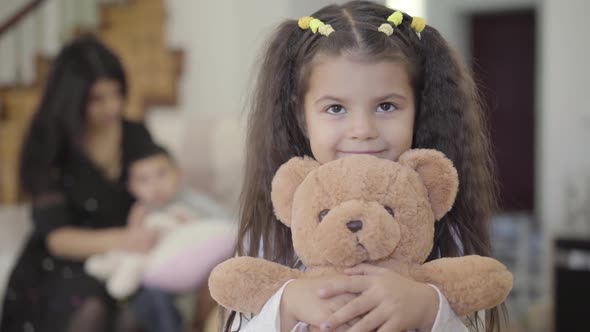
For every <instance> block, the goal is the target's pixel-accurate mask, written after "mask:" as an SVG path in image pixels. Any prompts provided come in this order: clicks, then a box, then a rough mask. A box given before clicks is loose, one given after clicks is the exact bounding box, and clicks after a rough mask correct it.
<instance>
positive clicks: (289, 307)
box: [281, 276, 358, 331]
mask: <svg viewBox="0 0 590 332" xmlns="http://www.w3.org/2000/svg"><path fill="white" fill-rule="evenodd" d="M349 278H350V277H347V276H332V277H321V278H313V279H296V280H293V281H291V282H290V283H289V284H288V285H287V286H286V287H285V291H284V293H283V297H282V299H281V331H291V329H293V327H294V326H295V324H297V322H300V321H301V322H305V323H307V324H309V325H312V326H317V327H319V326H320V325H321V324H322V323H324V322H326V321H327V320H328V318H329V317H330V316H331V315H332V314H333V313H335V312H337V311H338V310H339V309H340V308H342V307H344V306H345V305H346V304H347V303H349V302H350V301H351V300H353V299H354V298H355V297H356V295H354V294H350V293H347V292H340V293H339V294H334V295H333V296H331V297H329V298H323V299H322V298H320V296H319V294H320V289H324V288H328V287H330V286H331V285H333V284H334V285H338V284H340V283H341V282H343V281H345V280H347V279H349ZM351 320H353V322H355V321H358V320H354V317H353V318H352V319H351ZM353 322H348V321H344V322H342V323H340V324H339V326H338V327H337V328H336V329H335V330H334V331H346V330H348V328H350V326H351V324H349V323H353Z"/></svg>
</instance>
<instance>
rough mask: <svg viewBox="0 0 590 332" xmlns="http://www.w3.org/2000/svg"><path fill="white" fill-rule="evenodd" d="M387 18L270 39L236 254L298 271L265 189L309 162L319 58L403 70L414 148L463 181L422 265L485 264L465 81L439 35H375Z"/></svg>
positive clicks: (483, 204) (478, 133)
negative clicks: (307, 98)
mask: <svg viewBox="0 0 590 332" xmlns="http://www.w3.org/2000/svg"><path fill="white" fill-rule="evenodd" d="M392 13H393V10H392V9H389V8H387V7H385V6H383V5H380V4H377V3H373V2H369V1H350V2H348V3H345V4H343V5H330V6H326V7H324V8H322V9H321V10H319V11H317V12H315V13H313V14H311V16H313V17H315V18H318V19H319V20H321V21H322V22H324V23H325V24H330V25H331V26H332V27H333V28H334V30H335V32H333V33H332V34H330V35H329V36H327V37H326V36H324V35H321V34H320V33H317V34H314V33H313V32H312V31H310V30H309V29H307V30H303V29H301V28H299V26H298V24H297V21H295V20H288V21H286V22H284V23H283V24H281V25H280V26H279V27H278V29H277V30H276V31H275V33H274V34H273V36H272V38H271V40H270V41H269V44H268V47H267V49H266V53H265V54H264V57H263V59H262V62H261V64H260V72H259V76H258V78H257V85H256V90H255V93H254V95H253V99H252V105H251V113H250V115H249V119H248V120H249V123H248V132H247V151H246V170H245V178H244V187H243V191H242V196H241V210H240V230H239V240H240V241H239V246H238V248H237V253H238V255H250V256H257V255H258V254H259V253H260V252H261V253H262V255H263V257H264V258H266V259H269V260H272V261H275V262H278V263H281V264H284V265H288V266H293V264H294V263H295V260H296V257H295V253H294V252H293V246H292V240H291V231H290V229H289V228H288V227H286V226H285V225H283V224H282V223H280V222H279V221H278V220H277V219H276V217H275V215H274V213H273V207H272V203H271V199H270V193H271V181H272V178H273V176H274V174H275V172H276V171H277V169H278V167H279V166H280V165H282V164H283V163H285V162H286V161H287V160H289V159H290V158H292V157H294V156H305V155H308V156H313V154H312V151H311V148H310V143H309V141H308V139H307V137H306V134H305V127H304V123H305V122H304V121H303V120H304V119H303V118H304V112H303V109H302V104H303V98H304V95H305V93H306V90H307V84H308V82H307V81H308V79H309V76H310V72H311V70H312V69H313V63H314V61H313V60H314V59H315V58H316V56H317V55H319V54H321V55H328V56H330V55H334V56H338V55H347V54H353V55H360V56H363V57H365V58H367V59H369V60H375V61H378V60H384V59H385V60H392V61H396V62H398V63H401V64H403V65H404V66H405V68H406V69H407V71H408V73H409V77H410V83H411V84H412V86H413V88H414V92H415V98H416V100H415V105H416V114H415V124H414V136H413V144H412V148H429V149H437V150H439V151H441V152H443V153H444V154H445V155H446V156H447V157H449V158H450V159H451V160H452V161H453V163H454V165H455V167H456V168H457V171H458V173H459V180H460V186H459V193H458V196H457V199H456V201H455V205H454V207H453V209H452V210H451V211H450V212H449V213H448V214H447V215H446V216H445V217H444V218H443V219H442V220H440V221H439V222H437V223H436V229H435V239H434V247H433V250H432V252H431V255H430V257H429V260H431V259H434V258H436V257H452V256H460V255H469V254H478V255H483V256H490V255H491V244H490V238H489V230H488V222H489V219H490V217H491V214H492V213H493V211H494V210H495V209H496V185H495V183H494V181H493V167H492V165H493V160H492V157H491V153H490V147H489V141H488V131H487V128H486V125H485V119H484V113H483V110H482V106H481V103H480V98H479V95H478V92H477V90H476V87H475V84H474V81H473V79H472V76H471V72H470V71H469V69H468V68H467V66H466V65H465V64H464V62H463V61H462V60H461V59H460V58H459V56H458V55H457V53H456V52H455V51H454V50H453V49H452V48H451V47H450V46H449V45H448V44H447V42H446V41H445V39H444V38H443V37H442V36H441V35H440V33H439V32H438V31H437V30H436V29H434V28H433V27H431V26H426V27H425V29H424V30H423V31H422V32H421V34H420V37H419V36H418V35H417V34H416V32H415V31H414V30H413V29H412V28H411V21H412V17H411V16H409V15H407V14H405V13H404V14H403V21H402V23H401V24H400V25H399V26H395V27H394V32H393V34H391V35H390V36H388V35H387V34H385V33H383V32H380V31H378V28H379V26H380V25H381V24H383V23H386V20H387V17H388V16H389V15H391V14H392ZM261 244H263V246H262V247H261ZM498 312H499V311H498V310H497V308H494V309H492V310H490V311H488V312H487V314H486V320H487V323H486V330H488V331H493V330H499V329H500V326H499V314H498ZM232 316H233V315H232ZM473 324H474V325H475V324H477V322H474V323H473Z"/></svg>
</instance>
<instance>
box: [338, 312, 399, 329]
mask: <svg viewBox="0 0 590 332" xmlns="http://www.w3.org/2000/svg"><path fill="white" fill-rule="evenodd" d="M389 318H390V317H387V311H386V310H383V309H382V307H376V308H374V309H373V310H371V312H369V313H368V314H366V315H365V317H363V318H362V319H361V320H360V321H359V322H358V323H356V324H354V325H353V326H352V327H351V328H350V330H348V332H365V331H375V330H376V329H377V328H379V327H380V326H381V325H383V324H384V323H385V322H386V321H387V320H388V319H389ZM387 331H388V332H389V331H396V330H387Z"/></svg>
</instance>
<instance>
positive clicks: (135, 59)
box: [0, 0, 183, 204]
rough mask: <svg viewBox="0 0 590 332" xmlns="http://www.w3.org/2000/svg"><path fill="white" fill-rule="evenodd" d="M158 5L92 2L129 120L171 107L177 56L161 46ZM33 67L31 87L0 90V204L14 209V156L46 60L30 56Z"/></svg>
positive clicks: (155, 1)
mask: <svg viewBox="0 0 590 332" xmlns="http://www.w3.org/2000/svg"><path fill="white" fill-rule="evenodd" d="M103 1H104V0H103ZM164 1H165V0H127V1H118V2H115V3H103V2H100V3H97V6H99V8H98V9H99V24H98V26H97V27H94V28H93V29H92V30H93V31H92V32H93V33H95V34H97V35H98V36H99V37H100V38H102V39H103V41H104V42H105V43H106V44H107V45H109V46H110V47H111V48H112V49H113V50H114V51H115V52H116V53H117V54H118V55H119V57H120V59H121V61H122V62H123V65H124V67H125V70H126V73H127V76H128V82H129V95H128V101H127V107H126V110H125V116H126V117H127V118H129V119H132V120H141V119H142V118H143V117H144V113H145V112H146V110H147V109H148V108H149V107H150V106H155V105H168V106H171V105H176V101H177V91H178V82H179V76H180V73H181V70H182V63H183V52H182V51H181V50H171V49H169V47H168V46H167V44H166V29H165V27H166V9H165V3H164ZM88 30H89V29H88V27H75V29H73V31H71V32H70V35H71V36H72V37H73V36H76V35H78V34H80V33H84V32H88ZM0 37H2V36H1V35H0ZM66 41H67V40H64V42H66ZM0 61H2V60H1V59H0ZM33 63H34V67H35V68H34V73H35V78H34V80H33V81H32V82H30V83H28V84H21V83H15V84H10V85H4V86H0V204H14V203H16V202H18V201H19V200H21V199H22V194H21V192H20V190H19V184H18V159H19V153H20V149H21V144H22V140H23V137H24V135H25V133H26V131H27V128H28V126H29V122H30V120H31V116H32V115H33V113H34V112H35V109H36V107H37V104H38V102H39V100H40V98H41V94H42V92H43V86H44V82H45V80H46V77H47V73H48V71H49V68H50V66H51V58H50V57H48V56H44V55H36V56H35V61H34V62H33Z"/></svg>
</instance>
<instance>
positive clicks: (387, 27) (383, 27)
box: [377, 23, 393, 36]
mask: <svg viewBox="0 0 590 332" xmlns="http://www.w3.org/2000/svg"><path fill="white" fill-rule="evenodd" d="M377 30H378V31H380V32H383V33H384V34H386V35H388V36H391V34H393V27H392V26H391V24H389V23H383V24H381V25H380V26H379V28H378V29H377Z"/></svg>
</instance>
